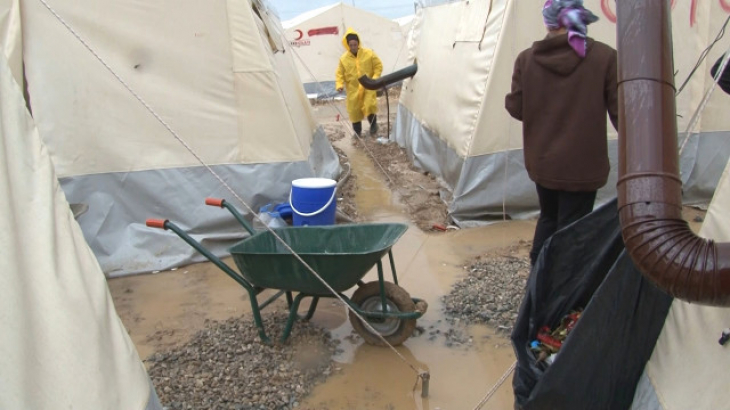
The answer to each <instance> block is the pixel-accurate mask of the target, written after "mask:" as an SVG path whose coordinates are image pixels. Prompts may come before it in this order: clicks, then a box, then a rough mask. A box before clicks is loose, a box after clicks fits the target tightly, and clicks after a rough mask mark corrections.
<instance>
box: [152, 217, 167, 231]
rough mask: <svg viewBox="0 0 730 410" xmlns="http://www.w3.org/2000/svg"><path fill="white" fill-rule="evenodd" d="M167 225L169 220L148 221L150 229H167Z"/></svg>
mask: <svg viewBox="0 0 730 410" xmlns="http://www.w3.org/2000/svg"><path fill="white" fill-rule="evenodd" d="M166 223H167V219H148V220H147V226H149V227H150V228H159V229H167V227H166V226H165V224H166Z"/></svg>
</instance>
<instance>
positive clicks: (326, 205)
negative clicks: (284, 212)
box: [289, 187, 337, 218]
mask: <svg viewBox="0 0 730 410" xmlns="http://www.w3.org/2000/svg"><path fill="white" fill-rule="evenodd" d="M292 191H293V189H290V190H289V205H291V210H292V211H294V212H295V213H296V214H297V215H299V216H303V217H305V218H309V217H310V216H315V215H319V214H321V213H322V212H324V210H325V209H327V208H328V207H329V206H330V205H331V204H332V201H334V200H335V195H337V187H335V189H333V190H332V196H331V197H330V200H329V201H327V203H326V204H325V205H324V206H323V207H322V208H321V209H319V210H317V211H314V212H310V213H308V214H305V213H302V212H299V211H297V209H296V208H294V203H293V202H292V201H291V194H292Z"/></svg>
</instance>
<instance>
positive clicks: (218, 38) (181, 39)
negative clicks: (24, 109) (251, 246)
mask: <svg viewBox="0 0 730 410" xmlns="http://www.w3.org/2000/svg"><path fill="white" fill-rule="evenodd" d="M54 7H55V11H56V12H57V13H58V14H59V15H60V16H61V18H63V20H65V21H66V22H67V23H68V24H69V25H70V26H71V27H72V28H73V29H74V30H75V31H76V32H77V33H78V36H79V37H80V39H81V40H83V41H84V42H86V43H87V44H88V46H89V47H91V49H93V50H94V52H95V53H97V54H98V56H99V57H101V58H102V59H103V60H104V61H105V63H106V64H108V66H109V67H110V68H111V70H113V71H114V73H115V74H116V75H118V76H119V77H120V78H121V79H122V80H123V81H125V82H126V83H127V84H128V85H129V88H131V89H132V90H133V92H134V93H136V95H137V96H138V97H139V98H141V99H142V100H143V101H144V103H145V104H147V105H148V106H149V107H151V109H152V110H154V112H156V114H157V115H159V118H156V117H155V115H153V114H152V113H151V112H150V110H148V109H147V108H146V107H145V105H144V104H142V103H140V101H138V99H137V98H135V96H134V95H133V94H132V93H130V91H129V90H127V89H126V88H125V87H124V85H123V84H122V82H121V81H120V79H119V78H117V77H115V74H112V72H110V70H109V69H107V67H105V66H104V65H103V64H102V63H101V62H100V61H99V60H98V59H97V58H95V56H94V55H93V54H92V53H91V52H90V51H89V50H88V49H87V48H86V47H85V46H84V45H83V43H82V42H81V40H80V39H79V38H77V37H76V36H74V35H73V34H72V33H71V32H70V31H69V30H67V29H66V27H64V25H63V24H62V23H61V22H60V21H59V20H58V19H57V18H56V17H55V16H54V15H53V14H51V13H50V12H49V11H48V10H47V9H46V8H45V7H44V6H43V4H42V3H41V2H35V1H33V2H23V3H22V8H21V11H22V20H23V40H24V42H23V45H24V52H25V56H24V58H25V70H26V75H27V79H28V90H29V93H30V102H31V106H32V110H33V115H34V118H35V120H36V123H37V124H38V129H39V132H40V135H41V137H42V138H43V140H44V142H45V143H46V145H47V146H48V147H49V150H50V152H51V155H52V159H53V161H54V164H55V166H56V170H57V172H58V174H59V176H60V177H61V181H62V186H63V189H64V190H65V191H66V194H67V196H68V198H69V200H70V201H72V202H74V203H85V204H87V205H89V212H88V213H87V214H85V215H83V216H82V217H81V218H80V223H81V226H82V228H83V230H84V234H85V236H86V239H87V241H88V242H89V243H90V244H91V246H92V249H93V250H94V252H95V253H96V254H97V256H98V257H99V261H100V263H101V265H102V268H103V269H104V271H105V272H107V273H108V274H110V275H120V274H126V273H136V272H144V271H150V270H160V269H165V268H168V267H171V266H177V265H180V264H184V263H188V262H190V261H194V260H200V259H199V258H197V257H193V256H192V254H191V250H190V249H184V250H183V249H181V248H180V247H179V246H177V245H172V243H179V240H175V239H176V238H172V237H169V236H166V240H164V241H162V244H161V247H160V248H159V249H155V251H156V252H155V253H150V252H148V248H146V247H145V246H140V244H145V243H147V242H148V241H149V240H150V238H154V239H156V240H159V238H160V235H161V233H160V232H155V231H154V230H151V229H147V228H146V227H144V221H145V219H146V218H148V217H160V218H170V219H174V220H175V221H176V222H177V223H179V224H180V225H181V226H183V227H185V228H187V229H191V230H192V233H193V234H194V235H197V237H198V239H200V240H203V241H204V243H206V245H208V246H209V248H210V249H211V250H212V251H213V252H214V253H216V254H219V255H220V254H222V253H223V252H225V248H226V246H227V245H230V244H231V243H232V242H231V241H232V240H233V238H234V237H238V238H240V237H241V235H242V234H243V231H242V230H241V229H234V227H232V226H230V224H225V223H224V222H223V221H224V218H225V216H224V215H220V213H218V214H216V213H213V212H206V211H208V210H207V209H206V210H205V211H202V210H201V207H203V200H204V199H205V197H207V196H213V195H218V196H222V197H225V198H228V199H229V200H232V199H234V198H233V195H232V194H230V193H229V192H227V191H226V190H225V189H224V188H222V187H221V183H220V182H219V181H218V180H217V179H216V178H215V177H213V176H212V175H210V174H209V173H208V172H207V170H206V168H204V167H202V166H201V164H200V162H199V159H200V160H202V161H203V162H205V164H207V165H209V166H211V167H212V169H213V170H215V171H216V172H217V173H219V174H220V175H221V177H222V178H223V179H224V180H225V181H226V182H227V183H228V184H229V185H230V186H231V187H232V189H233V190H234V191H235V192H236V193H237V194H238V195H239V196H241V197H242V198H243V199H244V200H245V201H246V202H247V203H249V204H250V205H251V206H253V208H254V209H258V207H260V206H262V205H264V204H266V203H268V202H272V201H283V200H284V199H285V197H286V195H287V193H288V189H289V183H290V182H291V180H293V179H296V178H300V177H309V176H326V177H334V176H336V175H337V173H338V172H339V162H338V159H337V156H336V155H335V153H334V151H333V150H332V147H331V146H330V145H329V143H328V141H327V138H326V136H325V135H324V133H323V132H322V131H321V130H317V128H316V123H315V120H314V117H313V115H312V112H311V107H310V106H309V103H308V101H307V98H306V95H305V94H304V90H303V89H302V87H301V82H300V80H299V77H298V75H297V73H296V69H295V66H294V62H293V60H292V55H291V53H289V52H285V51H286V50H284V47H286V46H285V45H284V42H283V41H282V40H281V38H279V37H277V33H280V32H281V30H282V29H281V27H280V25H279V23H278V22H277V20H275V19H273V18H271V16H269V15H268V14H266V10H265V9H264V8H263V6H262V4H261V3H260V2H258V1H254V2H253V3H252V2H251V1H250V0H249V1H243V2H240V1H232V0H228V1H226V0H217V1H213V2H202V3H201V2H184V3H180V2H174V1H169V0H167V1H162V2H153V3H139V2H132V1H123V2H118V1H111V0H102V1H84V2H83V4H80V3H79V2H74V3H73V4H71V3H59V4H56V5H54ZM160 120H161V121H160ZM163 122H164V125H163ZM166 126H169V128H171V129H172V130H174V131H175V132H176V133H177V135H178V136H179V138H181V139H182V140H183V141H184V142H185V144H187V146H188V147H189V148H190V150H191V151H192V152H194V153H195V155H197V156H198V157H199V158H196V157H195V156H194V155H193V154H192V153H191V152H190V151H189V150H188V148H187V147H186V146H185V145H183V144H182V143H181V142H180V141H178V139H176V138H175V136H173V134H172V133H171V132H170V130H169V129H167V127H166ZM239 206H240V204H239ZM241 209H242V210H245V209H243V207H241ZM211 211H213V209H211ZM228 217H229V218H230V215H229V216H228ZM228 221H230V219H228Z"/></svg>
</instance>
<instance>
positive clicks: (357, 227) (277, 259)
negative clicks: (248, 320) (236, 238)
mask: <svg viewBox="0 0 730 410" xmlns="http://www.w3.org/2000/svg"><path fill="white" fill-rule="evenodd" d="M406 229H408V227H407V226H406V225H404V224H397V223H373V224H370V223H368V224H341V225H330V226H311V227H310V226H302V227H290V228H280V229H275V232H276V234H277V235H279V236H280V237H281V238H282V239H283V240H284V242H286V244H287V245H289V246H290V247H291V248H292V249H293V250H294V252H296V253H297V254H299V256H300V257H301V258H302V259H303V260H304V261H305V262H306V263H307V264H308V265H309V266H311V267H312V269H314V270H315V271H316V272H317V273H318V274H319V275H320V276H321V277H322V278H323V279H324V280H325V281H326V282H327V283H328V284H329V285H330V286H331V287H332V288H333V289H334V290H335V291H336V292H343V291H345V290H347V289H350V288H352V287H353V286H355V285H356V284H357V283H358V281H360V280H361V279H362V278H363V276H365V274H367V273H368V272H369V271H370V269H371V268H372V267H373V266H374V265H375V264H376V263H377V262H378V261H379V260H380V259H381V258H382V257H383V256H384V255H385V254H386V253H387V252H388V251H389V250H390V248H391V247H392V246H393V245H394V244H395V243H396V242H397V241H398V239H399V238H400V237H401V236H402V235H403V233H404V232H405V231H406ZM229 251H230V253H231V256H232V257H233V260H234V261H235V263H236V266H238V269H239V270H240V272H241V274H242V276H243V277H244V278H245V279H246V280H248V281H249V282H250V283H251V284H252V285H254V286H258V287H261V288H271V289H282V290H287V291H293V292H301V293H305V294H309V295H331V293H332V292H330V291H329V290H328V289H327V288H326V287H325V285H324V284H322V282H320V280H319V279H317V278H316V277H315V276H314V274H312V272H310V271H309V270H308V269H307V268H306V267H305V266H304V265H303V264H302V263H301V262H300V261H299V260H297V259H296V258H295V257H294V256H293V255H292V254H291V253H290V252H289V250H287V249H286V248H285V247H284V246H283V245H282V244H281V242H279V241H278V240H277V239H276V238H275V237H274V236H273V234H272V233H271V232H269V231H262V232H258V233H256V234H255V235H253V236H251V237H249V238H246V239H244V240H242V241H241V242H239V243H237V244H236V245H234V246H232V247H231V248H230V249H229Z"/></svg>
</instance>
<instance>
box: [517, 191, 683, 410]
mask: <svg viewBox="0 0 730 410" xmlns="http://www.w3.org/2000/svg"><path fill="white" fill-rule="evenodd" d="M671 303H672V298H671V297H670V296H668V295H667V294H665V293H663V292H662V291H660V290H659V289H657V288H656V287H655V286H654V285H653V284H651V283H650V282H648V281H647V280H646V279H644V277H643V276H642V275H641V273H640V272H639V271H638V270H637V269H636V268H635V266H634V264H633V262H632V261H631V258H630V257H629V256H628V255H627V254H626V252H624V244H623V241H622V239H621V231H620V227H619V220H618V213H617V210H616V200H613V201H611V202H609V203H607V204H605V205H604V206H602V207H600V208H599V209H597V210H595V211H594V212H592V213H591V214H589V215H587V216H586V217H584V218H583V219H581V220H579V221H577V222H575V223H574V224H572V225H570V226H569V227H567V228H565V229H563V230H561V231H559V232H557V233H555V234H554V235H553V236H552V237H551V238H550V239H549V240H548V241H546V242H545V245H544V247H543V250H542V252H541V253H540V256H539V258H538V260H537V262H536V264H535V266H534V268H533V270H532V273H531V274H530V278H529V280H528V282H527V289H526V295H525V299H524V301H523V302H522V306H521V307H520V312H519V315H518V317H517V321H516V323H515V327H514V330H513V332H512V345H513V347H514V349H515V354H516V355H517V362H518V363H517V368H516V370H515V375H514V378H513V381H512V384H513V387H514V394H515V408H516V409H524V410H548V409H549V410H555V409H560V410H572V409H575V410H586V409H591V410H600V409H611V410H618V409H628V408H630V406H631V402H632V401H633V397H634V392H635V390H636V384H637V382H638V380H639V377H640V376H641V373H642V371H643V369H644V365H645V364H646V362H647V361H648V360H649V358H650V357H651V354H652V351H653V350H654V345H655V344H656V340H657V338H658V337H659V333H660V332H661V329H662V327H663V326H664V320H665V318H666V316H667V313H668V311H669V307H670V305H671ZM578 308H583V314H582V316H581V318H580V319H579V320H578V322H577V325H576V327H575V328H574V329H573V330H572V332H571V333H570V335H569V336H568V338H567V340H565V342H564V343H563V345H562V347H561V349H560V351H559V353H558V354H557V356H555V361H554V362H553V364H552V365H550V366H547V364H545V363H544V362H541V363H537V361H536V357H535V354H534V353H533V352H532V351H531V349H530V342H532V341H533V340H535V338H536V335H537V332H538V329H539V328H540V327H542V326H544V325H547V326H549V327H550V328H551V329H553V328H555V327H556V326H557V325H559V323H560V320H561V319H562V318H563V317H564V316H565V315H567V314H568V313H570V312H571V311H573V310H575V309H578Z"/></svg>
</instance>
